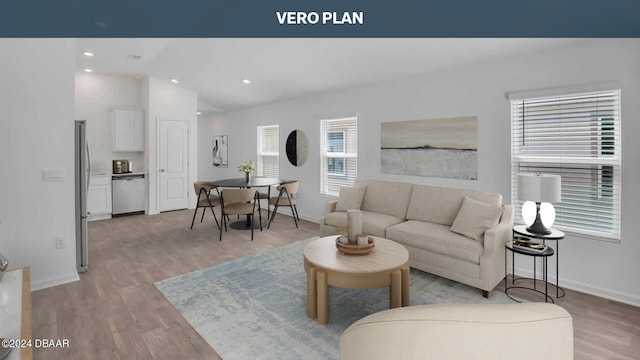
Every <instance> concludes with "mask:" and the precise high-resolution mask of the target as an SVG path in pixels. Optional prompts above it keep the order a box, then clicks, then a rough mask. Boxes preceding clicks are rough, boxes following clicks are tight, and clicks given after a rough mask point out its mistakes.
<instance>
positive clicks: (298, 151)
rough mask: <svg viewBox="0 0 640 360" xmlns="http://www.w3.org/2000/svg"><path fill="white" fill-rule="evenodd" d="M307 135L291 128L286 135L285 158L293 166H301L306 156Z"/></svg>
mask: <svg viewBox="0 0 640 360" xmlns="http://www.w3.org/2000/svg"><path fill="white" fill-rule="evenodd" d="M307 148H308V145H307V136H306V135H305V134H304V132H302V130H293V131H292V132H291V133H289V136H287V144H286V150H287V159H289V162H290V163H291V165H293V166H302V165H304V163H305V162H306V161H307V156H308V150H307Z"/></svg>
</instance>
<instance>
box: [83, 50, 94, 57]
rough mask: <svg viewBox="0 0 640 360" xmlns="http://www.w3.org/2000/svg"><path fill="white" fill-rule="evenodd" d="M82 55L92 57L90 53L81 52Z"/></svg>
mask: <svg viewBox="0 0 640 360" xmlns="http://www.w3.org/2000/svg"><path fill="white" fill-rule="evenodd" d="M82 55H84V56H93V53H92V52H91V51H83V52H82Z"/></svg>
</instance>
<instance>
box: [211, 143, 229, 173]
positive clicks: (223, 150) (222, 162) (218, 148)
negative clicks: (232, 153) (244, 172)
mask: <svg viewBox="0 0 640 360" xmlns="http://www.w3.org/2000/svg"><path fill="white" fill-rule="evenodd" d="M227 138H228V137H227V135H214V136H213V148H212V149H211V153H212V155H213V166H214V167H221V168H226V167H229V158H228V154H227V149H228V143H227V141H228V139H227Z"/></svg>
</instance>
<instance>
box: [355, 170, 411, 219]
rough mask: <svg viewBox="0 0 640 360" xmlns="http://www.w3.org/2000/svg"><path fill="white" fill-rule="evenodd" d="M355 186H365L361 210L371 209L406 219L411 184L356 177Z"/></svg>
mask: <svg viewBox="0 0 640 360" xmlns="http://www.w3.org/2000/svg"><path fill="white" fill-rule="evenodd" d="M355 185H356V186H366V187H367V189H366V190H365V192H364V197H363V198H362V204H361V206H360V209H361V210H367V211H373V212H377V213H381V214H387V215H392V216H395V217H397V218H400V219H406V216H407V205H408V204H409V199H410V198H411V188H412V187H413V185H411V184H406V183H399V182H392V181H382V180H368V179H367V180H363V179H357V180H356V183H355Z"/></svg>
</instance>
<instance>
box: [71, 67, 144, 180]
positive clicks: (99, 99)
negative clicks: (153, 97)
mask: <svg viewBox="0 0 640 360" xmlns="http://www.w3.org/2000/svg"><path fill="white" fill-rule="evenodd" d="M75 79H76V81H75V85H76V91H75V99H76V107H75V118H76V119H78V120H86V121H87V140H88V141H89V144H90V145H91V155H92V157H91V169H92V172H93V173H106V174H111V171H112V163H111V161H112V160H116V159H129V160H132V161H133V171H136V172H145V171H146V170H147V164H146V162H145V161H144V159H145V156H144V152H142V151H138V152H114V151H113V110H114V109H125V110H143V109H144V106H145V103H144V102H143V99H142V95H143V93H142V81H141V80H140V79H136V78H133V77H128V76H121V75H106V74H96V73H86V72H78V73H76V78H75Z"/></svg>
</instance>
